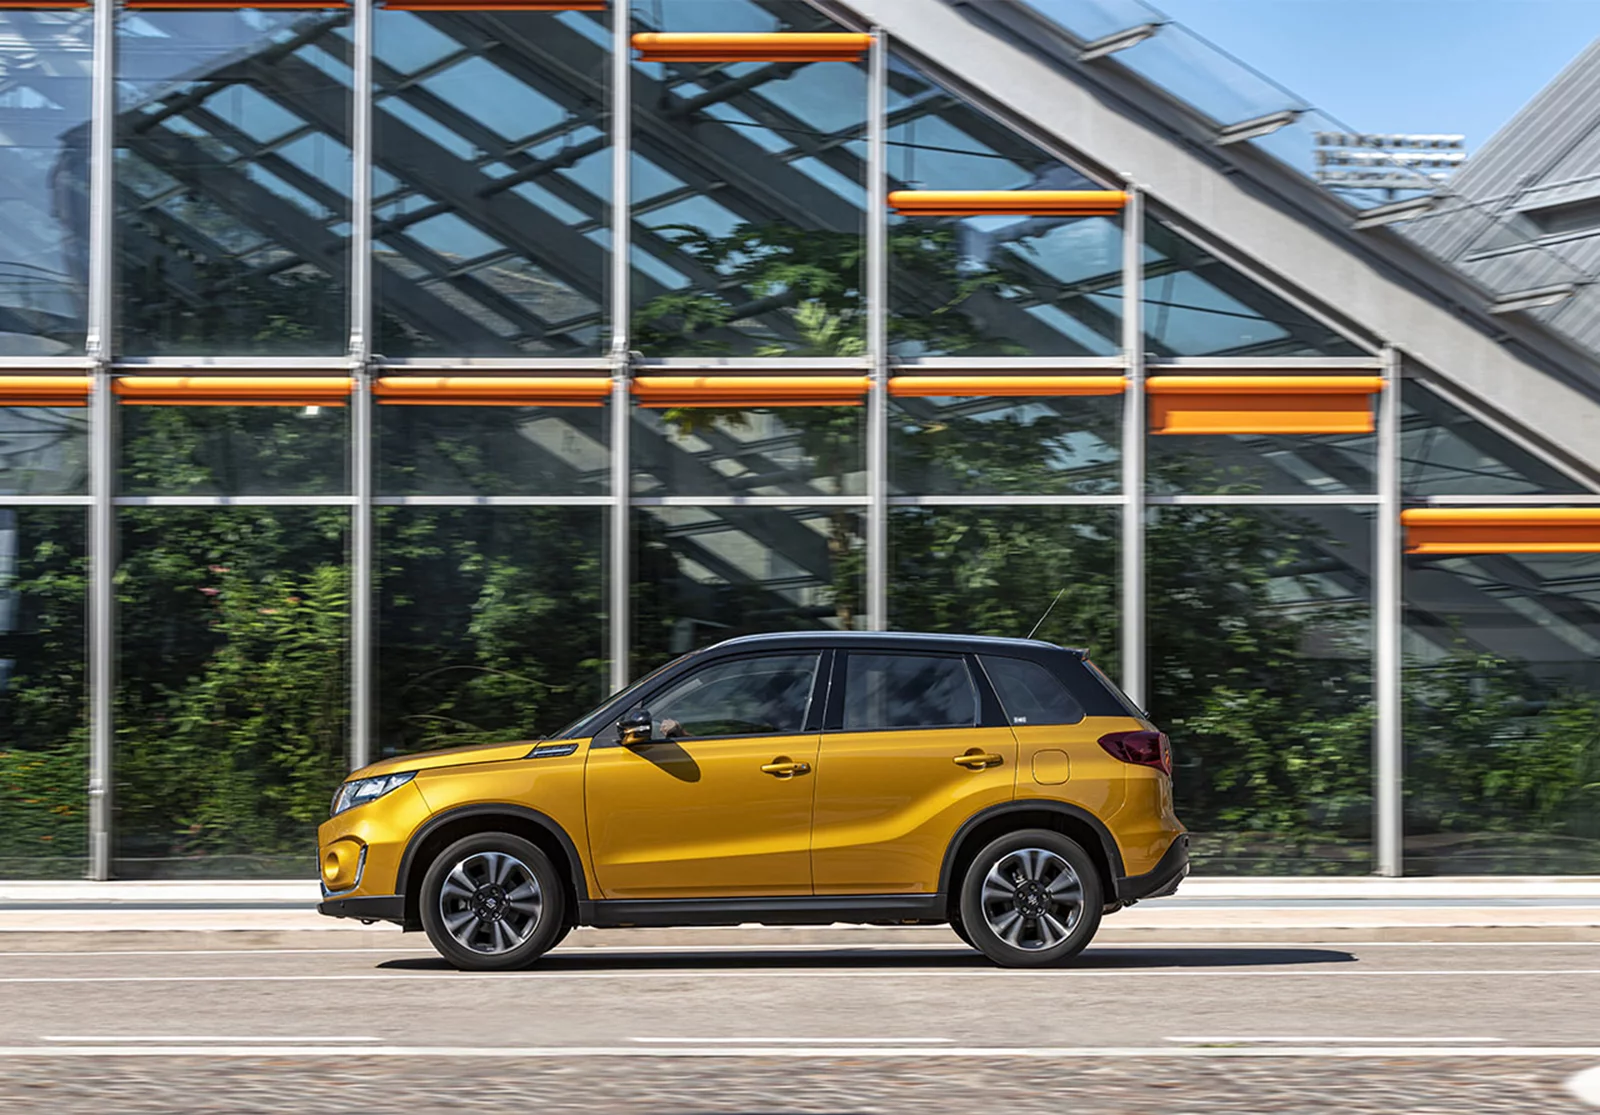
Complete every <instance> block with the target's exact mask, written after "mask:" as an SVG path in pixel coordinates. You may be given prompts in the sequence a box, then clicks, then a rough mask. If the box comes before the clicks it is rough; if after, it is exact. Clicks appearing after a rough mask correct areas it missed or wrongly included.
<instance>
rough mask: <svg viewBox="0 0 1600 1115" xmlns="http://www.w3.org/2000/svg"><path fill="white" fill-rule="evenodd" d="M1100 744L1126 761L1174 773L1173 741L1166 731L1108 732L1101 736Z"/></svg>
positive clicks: (1169, 773)
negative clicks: (1168, 737)
mask: <svg viewBox="0 0 1600 1115" xmlns="http://www.w3.org/2000/svg"><path fill="white" fill-rule="evenodd" d="M1100 746H1101V747H1103V748H1105V749H1106V752H1107V754H1109V755H1112V756H1113V757H1115V758H1118V759H1121V760H1122V761H1123V762H1125V763H1133V764H1135V765H1137V766H1141V767H1155V768H1156V769H1157V770H1159V771H1160V772H1161V773H1162V774H1165V775H1168V776H1170V775H1171V774H1172V741H1171V740H1169V739H1167V733H1165V732H1107V733H1106V734H1105V735H1103V736H1101V737H1100Z"/></svg>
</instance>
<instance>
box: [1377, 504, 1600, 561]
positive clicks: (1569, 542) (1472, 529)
mask: <svg viewBox="0 0 1600 1115" xmlns="http://www.w3.org/2000/svg"><path fill="white" fill-rule="evenodd" d="M1400 522H1401V523H1402V524H1403V525H1404V526H1405V528H1406V553H1408V554H1591V553H1600V507H1414V508H1410V509H1409V510H1406V511H1402V512H1400Z"/></svg>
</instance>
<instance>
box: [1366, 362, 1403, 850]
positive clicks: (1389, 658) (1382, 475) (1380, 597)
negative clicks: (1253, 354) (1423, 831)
mask: <svg viewBox="0 0 1600 1115" xmlns="http://www.w3.org/2000/svg"><path fill="white" fill-rule="evenodd" d="M1401 380H1402V373H1401V360H1400V353H1399V352H1398V351H1397V350H1396V349H1395V348H1393V347H1392V346H1391V347H1388V348H1385V349H1384V351H1383V391H1382V393H1381V394H1380V395H1379V397H1378V439H1377V440H1378V521H1377V525H1376V526H1375V527H1374V528H1373V532H1372V542H1373V547H1374V553H1373V561H1372V569H1373V578H1372V581H1373V593H1372V618H1373V635H1374V640H1375V646H1374V647H1373V663H1372V667H1373V689H1374V699H1375V701H1376V702H1377V718H1376V721H1375V730H1374V733H1373V764H1372V768H1373V780H1374V783H1375V785H1374V793H1373V798H1374V800H1373V818H1374V825H1373V828H1374V837H1375V839H1376V842H1377V848H1376V853H1377V859H1376V870H1377V874H1379V875H1399V874H1401V872H1402V870H1403V869H1404V861H1403V852H1402V841H1403V834H1404V820H1405V814H1404V808H1405V807H1404V797H1403V795H1402V793H1401V790H1402V778H1403V773H1402V772H1403V765H1404V753H1403V750H1402V746H1403V736H1402V733H1403V730H1404V710H1403V708H1402V705H1401V688H1400V684H1401V659H1400V627H1401V622H1402V621H1401V614H1402V613H1401V608H1402V602H1403V598H1402V596H1401V585H1400V577H1401V557H1400V384H1401Z"/></svg>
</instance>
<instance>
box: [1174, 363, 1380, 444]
mask: <svg viewBox="0 0 1600 1115" xmlns="http://www.w3.org/2000/svg"><path fill="white" fill-rule="evenodd" d="M1145 390H1146V392H1148V393H1149V395H1150V406H1149V411H1150V432H1151V433H1153V434H1180V435H1183V434H1364V433H1371V432H1372V431H1373V430H1374V429H1375V428H1376V427H1375V424H1374V420H1373V416H1372V403H1371V397H1372V396H1373V395H1374V394H1376V393H1377V392H1379V391H1381V390H1383V379H1382V377H1380V376H1151V377H1150V378H1149V379H1148V380H1146V381H1145Z"/></svg>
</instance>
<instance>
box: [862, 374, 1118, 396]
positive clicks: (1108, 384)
mask: <svg viewBox="0 0 1600 1115" xmlns="http://www.w3.org/2000/svg"><path fill="white" fill-rule="evenodd" d="M1127 386H1128V381H1127V379H1126V378H1125V377H1123V376H1115V375H1110V376H894V377H893V378H892V379H890V380H889V394H891V395H903V396H913V397H915V396H921V397H933V398H938V397H949V398H975V397H978V396H983V395H997V396H1006V397H1027V396H1034V395H1120V394H1122V393H1123V391H1125V390H1127Z"/></svg>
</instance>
